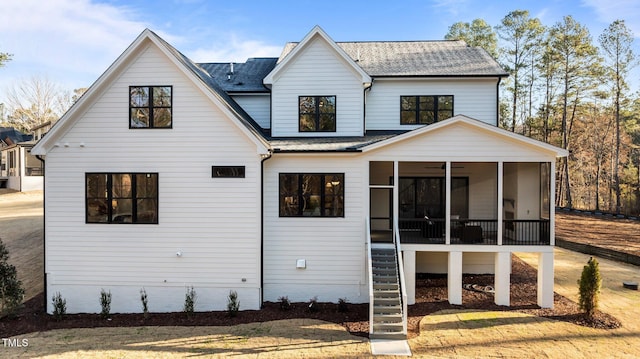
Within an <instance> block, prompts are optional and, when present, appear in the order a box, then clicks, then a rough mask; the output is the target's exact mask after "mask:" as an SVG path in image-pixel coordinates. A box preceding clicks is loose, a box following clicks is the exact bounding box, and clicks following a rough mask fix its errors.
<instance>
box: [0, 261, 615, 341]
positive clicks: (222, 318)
mask: <svg viewBox="0 0 640 359" xmlns="http://www.w3.org/2000/svg"><path fill="white" fill-rule="evenodd" d="M536 273H537V272H536V270H535V269H534V268H532V267H531V266H529V265H528V264H526V263H524V262H523V261H521V260H520V259H519V258H517V257H515V256H514V257H513V268H512V274H511V306H510V307H503V306H498V305H496V304H494V302H493V294H490V293H484V292H478V291H473V290H463V293H462V303H463V305H461V306H457V305H451V304H449V303H448V302H447V279H446V276H442V275H419V276H418V277H417V278H416V304H415V305H412V306H409V320H408V331H409V337H410V338H411V337H415V336H418V335H419V334H420V320H421V319H422V318H423V317H424V316H425V315H429V314H431V313H434V312H437V311H439V310H443V309H480V310H494V311H517V312H522V313H526V314H530V315H536V316H540V317H546V318H550V319H555V320H561V321H566V322H570V323H574V324H578V325H583V326H589V327H594V328H602V329H613V328H618V327H620V322H619V321H618V320H617V319H616V318H614V317H612V316H610V315H608V314H606V313H602V312H600V311H597V312H596V314H595V317H594V319H593V320H589V319H587V318H585V317H584V315H582V313H581V312H580V310H579V308H578V305H577V304H576V303H574V302H572V301H570V300H569V299H567V298H565V297H563V296H561V295H558V294H556V295H555V306H554V309H541V308H539V307H538V306H537V305H536V302H537V299H536V291H537V285H536ZM493 278H494V276H493V275H464V276H463V284H478V285H483V286H486V285H493ZM43 304H44V298H43V294H40V295H38V296H36V297H34V298H33V299H31V300H29V301H28V302H26V303H25V306H24V308H23V309H22V310H21V311H20V313H18V315H16V316H15V317H13V318H2V319H1V320H0V337H2V338H6V337H10V336H15V335H20V334H24V333H30V332H36V331H46V330H51V329H64V328H94V327H130V326H226V325H237V324H243V323H254V322H266V321H272V320H281V319H293V318H310V319H319V320H324V321H328V322H333V323H338V324H341V325H343V326H344V327H345V328H346V329H347V330H349V332H350V333H351V334H354V335H359V336H363V337H367V336H368V332H369V318H368V315H369V305H368V304H351V303H349V304H347V309H348V311H347V312H341V311H339V310H338V305H337V304H335V303H318V310H317V311H315V312H312V311H310V310H309V305H308V303H291V306H290V308H289V309H288V310H282V309H280V303H271V302H267V303H265V304H264V307H263V308H262V309H261V310H246V311H241V312H239V313H238V315H237V316H236V317H229V315H228V314H227V313H226V312H224V311H221V312H200V313H194V314H193V315H192V316H191V317H187V316H186V314H185V313H150V314H148V315H147V316H146V317H145V316H144V315H143V314H112V315H110V317H109V319H104V318H102V317H100V315H98V314H67V315H65V316H64V318H63V319H62V320H60V321H57V320H54V318H53V317H52V316H50V315H47V314H46V313H45V312H44V310H43Z"/></svg>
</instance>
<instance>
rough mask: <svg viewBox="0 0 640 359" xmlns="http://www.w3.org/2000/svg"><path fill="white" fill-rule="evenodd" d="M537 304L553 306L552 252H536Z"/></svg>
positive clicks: (547, 306) (545, 306)
mask: <svg viewBox="0 0 640 359" xmlns="http://www.w3.org/2000/svg"><path fill="white" fill-rule="evenodd" d="M538 305H539V306H540V307H541V308H553V252H545V253H538Z"/></svg>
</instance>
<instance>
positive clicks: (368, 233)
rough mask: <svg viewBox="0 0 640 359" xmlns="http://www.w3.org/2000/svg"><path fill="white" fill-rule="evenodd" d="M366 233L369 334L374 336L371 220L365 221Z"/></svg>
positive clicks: (366, 219)
mask: <svg viewBox="0 0 640 359" xmlns="http://www.w3.org/2000/svg"><path fill="white" fill-rule="evenodd" d="M364 226H365V233H366V239H367V242H366V248H365V249H366V251H367V267H368V268H367V269H368V271H369V334H373V261H372V259H371V223H370V219H369V218H365V220H364Z"/></svg>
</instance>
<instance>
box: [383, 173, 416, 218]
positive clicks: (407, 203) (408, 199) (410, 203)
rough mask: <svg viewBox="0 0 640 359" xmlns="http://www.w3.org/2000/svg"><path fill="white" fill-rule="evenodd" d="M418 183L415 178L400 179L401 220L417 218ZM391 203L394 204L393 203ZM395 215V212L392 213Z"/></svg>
mask: <svg viewBox="0 0 640 359" xmlns="http://www.w3.org/2000/svg"><path fill="white" fill-rule="evenodd" d="M415 196H416V181H415V179H413V178H400V188H399V197H398V198H399V200H400V218H415V217H416V202H415ZM389 203H392V202H391V201H390V202H389ZM391 213H393V211H392V212H391Z"/></svg>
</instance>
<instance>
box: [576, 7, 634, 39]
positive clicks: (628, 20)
mask: <svg viewBox="0 0 640 359" xmlns="http://www.w3.org/2000/svg"><path fill="white" fill-rule="evenodd" d="M582 4H583V5H584V6H586V7H590V8H592V9H593V10H594V12H595V13H596V16H597V17H598V20H600V21H602V22H604V23H607V24H610V23H612V22H614V21H615V20H624V21H625V24H626V25H627V26H628V27H629V28H630V29H631V31H633V33H634V36H635V37H640V2H638V0H617V1H611V0H583V1H582ZM602 30H604V29H602Z"/></svg>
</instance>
